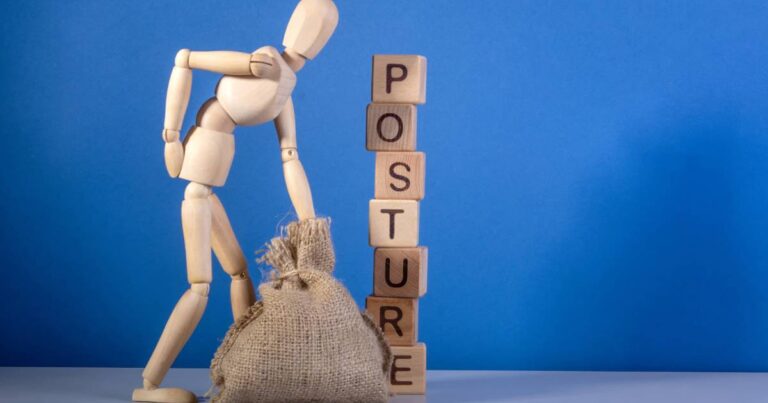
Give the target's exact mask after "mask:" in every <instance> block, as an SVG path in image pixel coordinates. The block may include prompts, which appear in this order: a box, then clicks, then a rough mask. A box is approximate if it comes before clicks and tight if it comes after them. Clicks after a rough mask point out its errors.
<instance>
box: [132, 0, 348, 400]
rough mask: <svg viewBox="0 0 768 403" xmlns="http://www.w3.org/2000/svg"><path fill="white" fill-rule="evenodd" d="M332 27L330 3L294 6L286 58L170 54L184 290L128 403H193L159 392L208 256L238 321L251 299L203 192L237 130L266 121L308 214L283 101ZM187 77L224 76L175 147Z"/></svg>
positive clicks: (192, 311)
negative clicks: (183, 183)
mask: <svg viewBox="0 0 768 403" xmlns="http://www.w3.org/2000/svg"><path fill="white" fill-rule="evenodd" d="M337 23H338V11H337V10H336V6H335V5H334V3H333V1H332V0H301V1H300V2H299V3H298V5H297V6H296V9H295V10H294V12H293V15H292V16H291V20H290V21H289V23H288V28H287V29H286V32H285V37H284V38H283V46H285V50H284V51H283V52H282V54H281V53H280V52H278V50H277V49H275V48H273V47H270V46H265V47H263V48H260V49H258V50H256V51H255V52H253V53H251V54H248V53H240V52H231V51H216V52H193V51H189V50H187V49H182V50H181V51H179V52H178V54H177V55H176V60H175V66H174V68H173V72H172V73H171V78H170V83H169V84H168V95H167V99H166V108H165V128H164V130H163V140H164V141H165V164H166V168H167V169H168V173H169V174H170V175H171V177H180V178H183V179H186V180H188V181H190V183H189V185H187V188H186V191H185V192H184V201H183V202H182V205H181V219H182V227H183V231H184V246H185V248H186V258H187V279H188V281H189V284H190V288H189V290H188V291H186V292H185V293H184V295H182V296H181V299H180V300H179V302H178V303H177V304H176V307H175V308H174V309H173V312H172V313H171V316H170V318H169V319H168V322H167V324H166V325H165V329H164V330H163V333H162V335H161V336H160V340H159V341H158V343H157V346H156V347H155V350H154V352H153V353H152V356H151V357H150V359H149V362H148V363H147V366H146V368H145V369H144V372H143V373H142V376H143V378H144V386H143V387H142V388H139V389H135V390H134V392H133V400H134V401H145V402H195V401H197V399H196V397H195V395H194V394H193V393H191V392H189V391H186V390H183V389H178V388H159V387H158V386H159V385H160V384H161V382H162V380H163V378H164V377H165V375H166V373H167V372H168V369H169V368H170V367H171V365H172V364H173V362H174V361H175V359H176V357H177V356H178V354H179V352H180V351H181V349H182V348H183V347H184V344H185V343H186V342H187V340H188V339H189V337H190V336H191V335H192V332H193V331H194V329H195V327H196V326H197V324H198V322H199V321H200V318H201V317H202V315H203V311H205V306H206V303H207V302H208V292H209V287H210V283H211V277H212V270H211V249H213V251H214V252H215V254H216V257H217V258H218V259H219V261H220V262H221V265H222V267H223V268H224V270H225V271H226V272H227V273H228V274H229V275H230V276H231V277H232V283H231V302H232V313H233V315H234V317H235V319H237V318H238V317H239V316H240V315H242V314H243V313H244V312H245V311H246V310H247V309H248V307H249V306H251V305H252V304H253V303H254V301H255V297H254V291H253V284H252V283H251V279H250V278H249V277H248V268H247V265H246V261H245V256H244V255H243V251H242V249H241V248H240V246H239V244H238V242H237V239H236V238H235V234H234V232H233V231H232V227H231V225H230V223H229V219H228V218H227V214H226V212H225V211H224V207H223V206H222V204H221V202H220V201H219V199H218V198H217V197H216V195H215V194H213V191H212V188H213V187H217V186H223V185H224V183H225V182H226V180H227V175H228V173H229V168H230V166H231V164H232V158H233V156H234V151H235V143H234V135H233V134H232V133H233V132H234V129H235V127H237V126H251V125H258V124H261V123H265V122H268V121H274V124H275V129H276V131H277V136H278V139H279V143H280V149H281V152H282V161H283V173H284V176H285V182H286V186H287V188H288V194H289V196H290V198H291V202H292V203H293V206H294V208H295V209H296V213H297V214H298V216H299V219H301V220H303V219H307V218H312V217H314V216H315V211H314V207H313V204H312V193H311V192H310V188H309V183H308V181H307V176H306V174H305V173H304V168H303V167H302V165H301V162H300V161H299V154H298V151H297V144H296V122H295V118H294V110H293V102H292V100H291V93H292V91H293V88H294V86H295V85H296V75H295V73H296V72H297V71H299V70H300V69H301V68H302V67H303V66H304V63H305V62H306V60H307V59H313V58H314V57H315V56H317V54H318V53H319V52H320V50H321V49H322V48H323V47H324V46H325V44H326V43H327V41H328V39H329V38H330V36H331V35H332V34H333V31H334V30H335V28H336V25H337ZM192 69H198V70H207V71H212V72H215V73H220V74H223V75H224V76H223V77H222V78H221V80H220V81H219V84H218V86H217V89H216V96H215V97H213V98H211V99H209V100H208V101H207V102H206V103H205V104H204V105H203V106H202V108H201V109H200V111H199V112H198V114H197V121H196V125H195V126H194V127H192V129H191V130H190V131H189V132H188V134H187V136H186V138H185V139H184V144H182V143H181V141H180V139H179V134H180V131H181V125H182V122H183V120H184V114H185V113H186V110H187V104H188V103H189V92H190V88H191V85H192Z"/></svg>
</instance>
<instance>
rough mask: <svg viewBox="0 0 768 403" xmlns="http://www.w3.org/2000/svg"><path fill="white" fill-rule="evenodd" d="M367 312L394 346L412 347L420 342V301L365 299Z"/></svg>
mask: <svg viewBox="0 0 768 403" xmlns="http://www.w3.org/2000/svg"><path fill="white" fill-rule="evenodd" d="M365 311H366V312H367V313H368V315H369V316H370V317H371V319H373V322H374V323H376V325H377V326H378V327H379V328H380V329H381V331H382V332H383V333H384V338H385V339H386V340H387V342H389V344H390V345H392V346H412V345H414V344H416V342H417V340H418V323H419V300H418V299H412V298H382V297H374V296H370V297H368V298H366V299H365Z"/></svg>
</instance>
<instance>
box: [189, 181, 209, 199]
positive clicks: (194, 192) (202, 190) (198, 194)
mask: <svg viewBox="0 0 768 403" xmlns="http://www.w3.org/2000/svg"><path fill="white" fill-rule="evenodd" d="M210 195H211V188H210V186H206V185H201V184H199V183H195V182H191V183H190V184H189V185H187V188H186V189H185V190H184V199H186V200H189V199H207V198H208V196H210Z"/></svg>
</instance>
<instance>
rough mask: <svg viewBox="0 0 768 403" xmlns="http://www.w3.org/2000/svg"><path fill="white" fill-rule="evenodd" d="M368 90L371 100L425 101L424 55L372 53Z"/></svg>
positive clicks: (399, 102) (425, 76)
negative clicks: (371, 76)
mask: <svg viewBox="0 0 768 403" xmlns="http://www.w3.org/2000/svg"><path fill="white" fill-rule="evenodd" d="M371 92H372V97H371V98H372V99H373V102H381V103H385V102H389V103H395V104H423V103H425V102H426V101H427V58H426V57H424V56H418V55H374V56H373V80H372V88H371Z"/></svg>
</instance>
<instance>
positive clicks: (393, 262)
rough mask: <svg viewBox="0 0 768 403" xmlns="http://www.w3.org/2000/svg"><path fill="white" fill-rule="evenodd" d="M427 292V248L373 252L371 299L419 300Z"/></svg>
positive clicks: (377, 249)
mask: <svg viewBox="0 0 768 403" xmlns="http://www.w3.org/2000/svg"><path fill="white" fill-rule="evenodd" d="M426 292H427V248H426V247H423V246H421V247H418V248H376V250H375V251H374V252H373V294H374V295H376V296H377V297H398V298H419V297H422V296H423V295H424V294H426Z"/></svg>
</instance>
